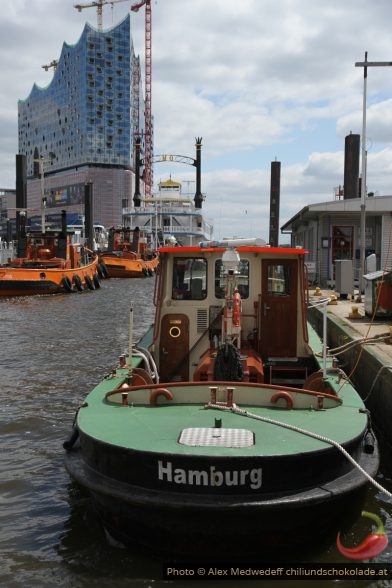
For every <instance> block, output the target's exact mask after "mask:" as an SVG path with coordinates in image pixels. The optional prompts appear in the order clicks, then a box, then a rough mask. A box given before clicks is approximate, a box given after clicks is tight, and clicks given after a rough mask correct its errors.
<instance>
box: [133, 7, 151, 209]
mask: <svg viewBox="0 0 392 588" xmlns="http://www.w3.org/2000/svg"><path fill="white" fill-rule="evenodd" d="M142 6H145V25H144V29H145V30H144V34H145V41H144V42H145V86H146V96H145V111H144V121H145V122H144V124H145V153H144V186H145V196H146V198H148V197H150V196H151V195H152V186H153V172H152V156H153V144H152V110H151V90H152V86H151V74H152V71H151V70H152V59H151V38H152V15H151V0H141V2H137V3H136V4H134V5H133V6H131V10H132V11H133V12H138V10H139V8H141V7H142Z"/></svg>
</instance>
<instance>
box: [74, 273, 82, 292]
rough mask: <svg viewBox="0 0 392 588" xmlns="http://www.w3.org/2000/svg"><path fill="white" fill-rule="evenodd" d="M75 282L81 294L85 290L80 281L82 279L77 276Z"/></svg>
mask: <svg viewBox="0 0 392 588" xmlns="http://www.w3.org/2000/svg"><path fill="white" fill-rule="evenodd" d="M73 281H74V284H75V286H76V289H77V290H79V292H81V291H82V290H83V284H82V280H81V279H80V277H79V276H78V275H76V274H75V275H74V277H73Z"/></svg>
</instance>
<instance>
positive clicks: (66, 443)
mask: <svg viewBox="0 0 392 588" xmlns="http://www.w3.org/2000/svg"><path fill="white" fill-rule="evenodd" d="M78 437H79V429H78V427H73V429H72V433H71V435H70V437H69V439H67V440H66V441H64V443H63V447H64V449H66V450H67V451H69V450H70V449H72V447H73V446H74V445H75V443H76V441H77V440H78Z"/></svg>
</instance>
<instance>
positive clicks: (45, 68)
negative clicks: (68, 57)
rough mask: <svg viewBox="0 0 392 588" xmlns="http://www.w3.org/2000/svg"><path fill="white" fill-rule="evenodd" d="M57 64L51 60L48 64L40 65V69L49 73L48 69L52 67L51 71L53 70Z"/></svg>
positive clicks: (55, 60)
mask: <svg viewBox="0 0 392 588" xmlns="http://www.w3.org/2000/svg"><path fill="white" fill-rule="evenodd" d="M58 64H59V62H58V61H57V59H52V61H51V62H50V63H47V64H46V65H42V66H41V67H42V69H44V70H45V71H49V69H50V68H51V67H53V69H54V70H55V69H56V67H57V66H58Z"/></svg>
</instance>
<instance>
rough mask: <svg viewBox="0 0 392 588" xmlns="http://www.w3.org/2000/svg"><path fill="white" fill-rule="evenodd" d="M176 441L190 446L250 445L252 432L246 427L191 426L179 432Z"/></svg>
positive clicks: (252, 443) (252, 441) (252, 439)
mask: <svg viewBox="0 0 392 588" xmlns="http://www.w3.org/2000/svg"><path fill="white" fill-rule="evenodd" d="M178 442H179V443H180V444H181V445H190V446H191V447H239V448H240V447H252V445H254V444H255V439H254V434H253V432H252V431H249V430H248V429H224V428H215V427H191V428H188V429H184V430H183V431H182V432H181V435H180V438H179V440H178Z"/></svg>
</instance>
